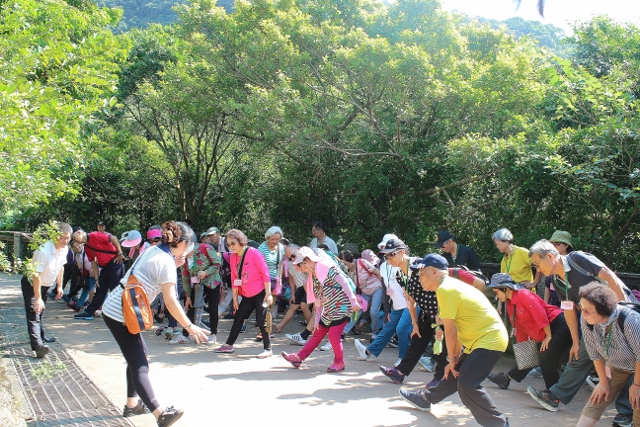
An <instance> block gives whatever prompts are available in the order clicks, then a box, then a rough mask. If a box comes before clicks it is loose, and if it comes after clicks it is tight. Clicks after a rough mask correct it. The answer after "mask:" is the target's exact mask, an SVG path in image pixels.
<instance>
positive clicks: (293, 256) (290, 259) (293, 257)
mask: <svg viewBox="0 0 640 427" xmlns="http://www.w3.org/2000/svg"><path fill="white" fill-rule="evenodd" d="M287 259H288V260H289V261H291V262H293V261H294V260H295V259H296V256H295V255H291V256H289V257H287Z"/></svg>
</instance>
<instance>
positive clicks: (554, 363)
mask: <svg viewBox="0 0 640 427" xmlns="http://www.w3.org/2000/svg"><path fill="white" fill-rule="evenodd" d="M550 327H551V341H549V346H548V347H547V349H546V350H545V351H543V352H542V353H540V370H541V371H542V378H544V385H545V386H546V387H547V390H550V389H551V387H553V386H554V385H555V384H556V383H557V382H558V380H559V379H560V374H558V360H560V357H561V356H562V353H564V352H565V351H566V350H568V349H569V348H571V332H570V331H569V327H568V326H567V323H566V322H565V320H564V314H560V315H559V316H558V317H556V318H555V319H554V320H553V322H551V325H550ZM514 379H515V378H514ZM629 415H631V411H629Z"/></svg>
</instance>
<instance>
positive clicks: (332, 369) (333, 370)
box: [327, 363, 344, 374]
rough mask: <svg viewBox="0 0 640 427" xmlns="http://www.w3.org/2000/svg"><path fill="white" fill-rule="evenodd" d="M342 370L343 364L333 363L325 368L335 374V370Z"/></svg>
mask: <svg viewBox="0 0 640 427" xmlns="http://www.w3.org/2000/svg"><path fill="white" fill-rule="evenodd" d="M340 371H344V365H336V364H335V363H334V364H333V365H331V366H329V367H328V368H327V372H328V373H330V374H335V373H336V372H340Z"/></svg>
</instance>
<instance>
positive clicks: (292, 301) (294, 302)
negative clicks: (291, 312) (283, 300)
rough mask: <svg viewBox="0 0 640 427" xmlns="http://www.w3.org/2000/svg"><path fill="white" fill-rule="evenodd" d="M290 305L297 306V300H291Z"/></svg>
mask: <svg viewBox="0 0 640 427" xmlns="http://www.w3.org/2000/svg"><path fill="white" fill-rule="evenodd" d="M289 304H290V305H297V304H296V299H295V298H291V299H290V300H289Z"/></svg>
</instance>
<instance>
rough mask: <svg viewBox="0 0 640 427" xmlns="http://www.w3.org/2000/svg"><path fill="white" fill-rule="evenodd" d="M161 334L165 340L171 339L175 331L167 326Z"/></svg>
mask: <svg viewBox="0 0 640 427" xmlns="http://www.w3.org/2000/svg"><path fill="white" fill-rule="evenodd" d="M163 334H164V339H165V341H171V340H172V339H173V335H174V334H175V333H174V331H173V329H169V328H167V329H165V330H164V332H163Z"/></svg>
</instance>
